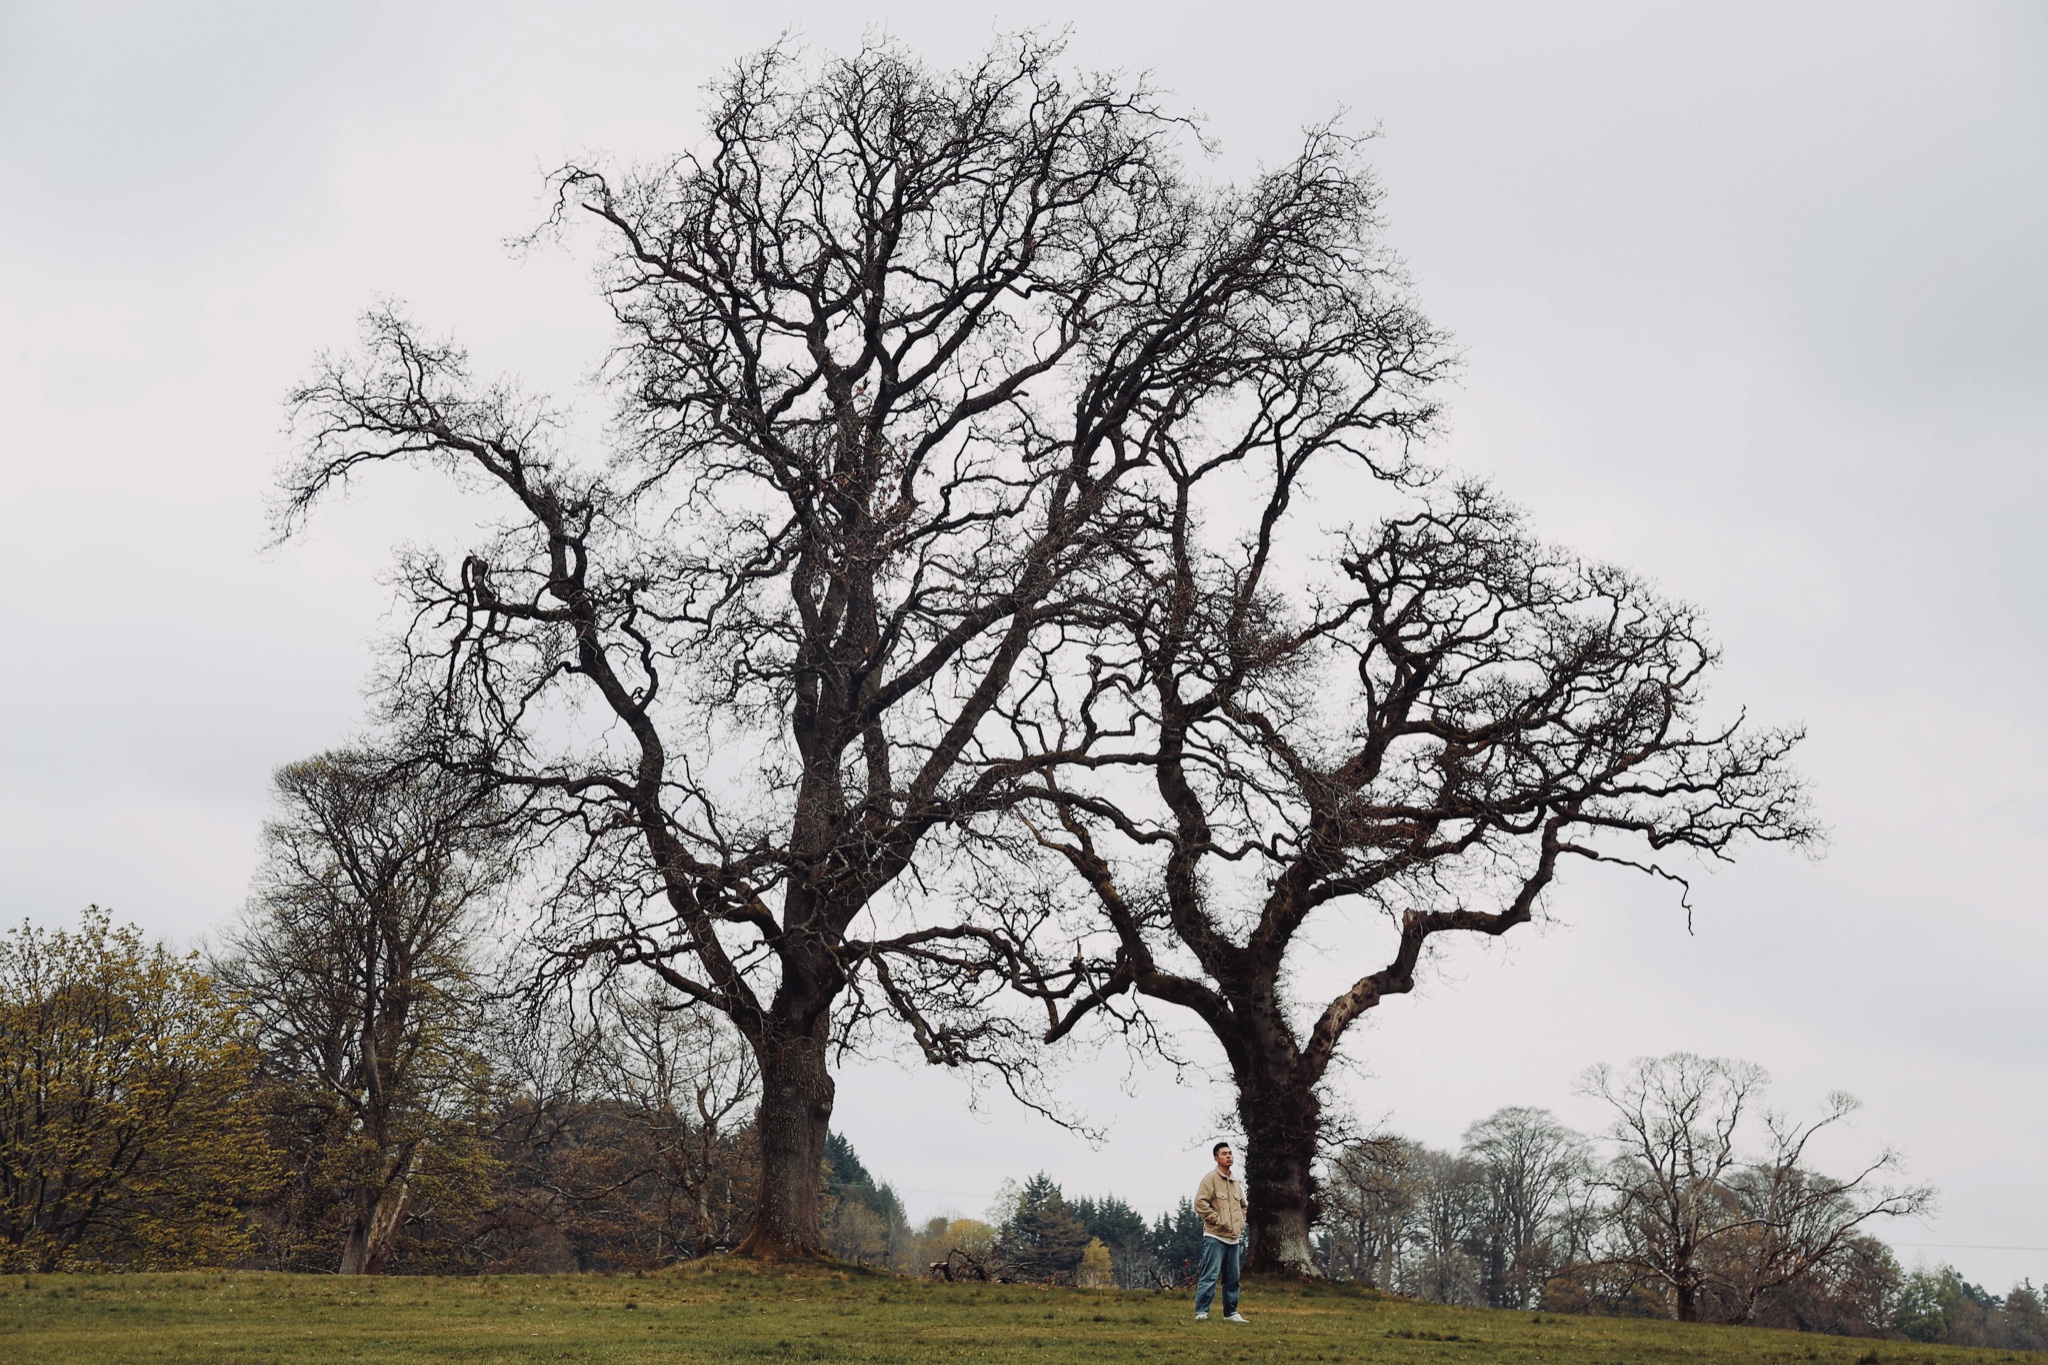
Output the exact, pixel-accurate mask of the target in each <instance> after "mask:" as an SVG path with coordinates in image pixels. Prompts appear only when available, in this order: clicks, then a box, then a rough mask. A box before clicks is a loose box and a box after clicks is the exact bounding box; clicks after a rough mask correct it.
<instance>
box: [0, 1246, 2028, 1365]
mask: <svg viewBox="0 0 2048 1365" xmlns="http://www.w3.org/2000/svg"><path fill="white" fill-rule="evenodd" d="M1244 1311H1245V1313H1246V1314H1247V1315H1248V1316H1249V1317H1250V1318H1251V1321H1250V1323H1248V1324H1246V1325H1243V1326H1240V1325H1238V1324H1235V1323H1226V1322H1223V1321H1221V1320H1212V1321H1210V1322H1205V1323H1197V1322H1194V1321H1191V1316H1192V1309H1191V1307H1190V1305H1189V1303H1188V1296H1187V1295H1185V1294H1172V1295H1163V1294H1149V1293H1128V1292H1122V1291H1118V1290H1113V1289H1097V1290H1085V1289H1039V1288H1027V1287H1023V1286H1012V1285H947V1284H931V1283H924V1282H918V1281H911V1280H903V1279H897V1278H894V1277H891V1276H887V1275H881V1274H876V1273H873V1272H862V1271H853V1272H850V1273H849V1272H844V1271H831V1270H823V1269H812V1270H798V1271H788V1270H783V1271H777V1270H763V1269H761V1268H759V1267H750V1266H746V1265H742V1264H735V1263H731V1262H724V1263H721V1262H716V1261H714V1262H711V1263H708V1264H704V1265H701V1266H699V1267H693V1268H691V1269H688V1270H684V1271H681V1272H665V1273H662V1274H658V1275H650V1276H648V1277H646V1278H639V1277H634V1276H621V1277H617V1278H610V1277H595V1276H587V1277H575V1276H533V1277H526V1276H502V1277H501V1276H485V1277H478V1278H472V1279H424V1278H422V1279H408V1278H399V1277H394V1278H387V1279H380V1280H354V1279H338V1278H336V1277H333V1276H285V1275H257V1274H235V1275H206V1276H202V1275H131V1276H119V1277H86V1276H61V1277H51V1278H42V1277H37V1278H34V1279H31V1280H28V1281H26V1282H24V1281H22V1280H20V1279H10V1280H7V1281H4V1282H0V1358H4V1359H5V1360H7V1361H8V1362H10V1365H55V1363H56V1362H63V1363H64V1365H123V1363H124V1362H130V1361H150V1362H174V1361H192V1362H201V1361H204V1362H216V1361H231V1362H256V1361H263V1362H275V1363H276V1365H294V1363H296V1362H308V1363H309V1365H310V1363H311V1362H322V1363H323V1365H324V1363H325V1362H330V1361H338V1360H345V1361H350V1362H357V1363H359V1365H398V1362H408V1363H409V1362H416V1361H490V1362H494V1363H496V1362H508V1361H529V1360H530V1361H543V1360H547V1361H553V1360H577V1361H586V1362H593V1363H609V1362H618V1363H619V1365H627V1362H634V1363H636V1365H637V1363H638V1362H649V1363H650V1365H651V1363H652V1362H657V1361H659V1362H663V1365H695V1363H696V1362H713V1361H715V1362H720V1365H730V1362H735V1361H738V1362H747V1361H767V1362H775V1361H844V1362H870V1363H872V1365H883V1363H884V1362H886V1363H887V1365H959V1363H960V1362H967V1361H973V1362H979V1363H980V1365H1011V1363H1012V1362H1016V1363H1017V1365H1021V1363H1022V1362H1027V1361H1030V1362H1041V1361H1042V1362H1048V1365H1052V1363H1055V1362H1056V1363H1057V1365H1126V1363H1127V1365H1140V1363H1141V1362H1143V1365H1152V1362H1174V1363H1175V1365H1182V1363H1185V1365H1207V1363H1208V1362H1217V1363H1218V1365H1224V1363H1226V1362H1227V1363H1228V1365H1311V1362H1333V1361H1347V1362H1353V1361H1355V1362H1364V1363H1366V1365H1371V1363H1372V1362H1386V1363H1387V1365H1394V1363H1395V1362H1401V1363H1404V1365H1405V1363H1406V1362H1418V1363H1419V1362H1430V1363H1431V1365H1435V1363H1436V1362H1445V1363H1447V1365H1448V1363H1450V1362H1470V1365H1617V1363H1619V1365H1661V1363H1662V1362H1673V1363H1674V1365H1675V1363H1676V1362H1696V1363H1697V1365H1811V1363H1813V1362H1828V1365H1858V1362H1863V1363H1864V1365H1870V1363H1871V1362H1877V1363H1879V1365H1922V1363H1925V1365H1967V1363H1971V1362H1987V1363H1988V1362H1992V1361H2022V1360H2024V1361H2029V1362H2038V1361H2040V1360H2041V1359H2042V1358H2041V1357H2039V1356H2018V1355H2013V1354H2010V1353H2006V1352H2000V1351H1972V1350H1962V1349H1957V1348H1950V1347H1934V1346H1917V1345H1913V1344H1911V1343H1897V1342H1872V1341H1862V1340H1854V1339H1850V1338H1845V1337H1819V1336H1802V1335H1798V1334H1796V1333H1791V1332H1767V1331H1759V1330H1756V1329H1753V1328H1741V1327H1699V1326H1689V1325H1686V1326H1682V1325H1680V1324H1677V1323H1670V1322H1650V1321H1645V1320H1642V1319H1627V1318H1571V1317H1557V1316H1553V1315H1550V1314H1542V1315H1532V1314H1529V1313H1512V1312H1489V1311H1486V1310H1483V1309H1469V1308H1447V1307H1443V1306H1441V1305H1437V1304H1423V1303H1415V1302H1410V1301H1407V1300H1402V1299H1395V1298H1388V1297H1383V1296H1380V1295H1377V1294H1373V1293H1371V1292H1369V1291H1364V1290H1357V1289H1351V1288H1346V1287H1341V1286H1300V1285H1292V1284H1288V1285H1274V1284H1262V1283H1258V1282H1252V1283H1249V1284H1247V1286H1246V1289H1245V1297H1244Z"/></svg>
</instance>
